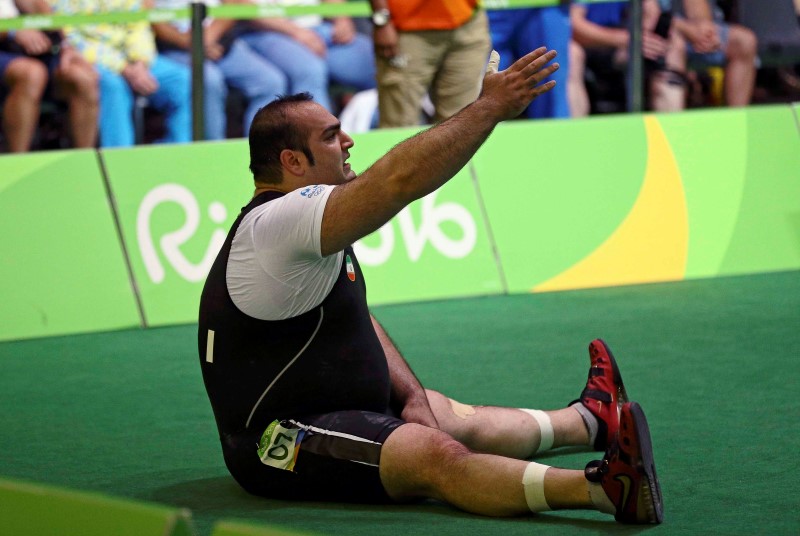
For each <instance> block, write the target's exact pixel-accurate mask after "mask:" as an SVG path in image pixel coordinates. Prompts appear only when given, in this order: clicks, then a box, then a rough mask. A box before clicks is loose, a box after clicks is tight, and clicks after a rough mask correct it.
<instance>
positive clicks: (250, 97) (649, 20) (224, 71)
mask: <svg viewBox="0 0 800 536" xmlns="http://www.w3.org/2000/svg"><path fill="white" fill-rule="evenodd" d="M223 1H224V0H223ZM231 1H232V2H236V3H243V2H248V1H252V2H253V3H257V4H283V5H287V4H292V5H296V4H317V3H319V2H320V0H288V1H287V0H283V1H281V0H231ZM322 1H332V2H333V1H335V0H322ZM340 1H341V0H340ZM793 2H794V4H793ZM189 3H190V0H0V18H9V17H16V16H18V15H19V14H20V13H22V14H46V13H55V14H63V15H77V14H102V13H110V12H118V11H138V10H143V9H151V8H164V9H176V8H182V7H186V6H188V5H189ZM206 3H207V4H209V5H216V3H217V0H208V1H207V2H206ZM492 3H493V2H492V0H484V1H483V2H479V0H370V4H371V7H372V13H373V15H372V16H371V17H370V18H364V19H352V18H349V17H335V18H331V19H323V18H321V17H319V16H316V15H310V16H303V17H294V18H264V19H255V20H240V21H236V20H219V19H206V21H205V27H204V33H203V35H204V43H203V45H204V46H203V49H204V54H205V60H204V65H203V79H204V102H203V125H204V138H205V139H208V140H220V139H225V138H232V137H242V136H246V135H247V132H248V129H249V125H250V121H251V120H252V118H253V116H254V115H255V112H256V111H257V110H258V109H259V108H260V107H261V106H263V105H265V104H266V103H267V102H269V101H270V100H272V99H273V98H274V97H275V96H276V95H279V94H288V93H297V92H300V91H308V92H310V93H311V94H312V95H314V98H315V100H316V101H317V102H319V103H320V104H321V105H322V106H324V107H326V108H327V109H328V110H330V111H331V112H332V113H334V114H337V115H338V116H340V118H341V119H342V123H343V125H344V128H345V129H346V130H348V131H350V132H363V131H366V130H369V129H372V128H388V127H400V126H413V125H418V124H425V123H430V122H437V121H441V120H443V119H446V118H447V117H450V116H451V115H453V114H455V113H456V112H457V111H458V110H460V109H461V108H462V107H464V106H465V105H467V104H469V103H470V102H472V100H474V99H475V98H476V97H477V95H478V92H479V91H480V81H481V75H482V73H483V70H484V68H485V64H486V60H487V58H488V55H489V52H490V50H491V49H495V50H497V51H498V52H500V56H501V66H500V67H501V68H506V67H507V66H508V65H510V64H511V63H512V62H513V61H514V60H515V59H517V58H518V57H520V56H522V55H524V54H526V53H527V52H529V51H531V50H533V49H535V48H537V47H538V46H541V45H543V44H544V45H546V46H547V47H548V48H554V49H556V50H558V51H559V57H558V59H557V61H558V62H559V64H560V66H561V68H560V69H559V71H557V72H556V73H555V74H554V75H553V76H554V78H555V79H556V81H557V83H558V87H560V89H556V90H555V91H551V92H550V93H548V94H546V95H545V96H544V97H542V98H540V99H537V100H536V101H534V103H533V104H532V105H531V106H530V107H529V109H528V110H527V111H526V112H525V113H524V114H523V116H522V117H523V118H530V119H544V118H569V117H582V116H587V115H590V114H599V113H614V112H622V111H625V110H626V107H627V102H626V91H625V72H626V65H627V63H628V55H629V53H630V52H629V51H630V47H629V41H630V39H631V35H630V32H629V31H628V28H629V25H628V16H629V13H628V10H629V8H630V5H629V2H628V1H622V2H604V3H587V2H582V1H580V0H574V1H573V2H560V3H559V4H558V5H555V6H552V7H539V8H516V9H492V7H493V6H492ZM739 4H740V2H737V1H735V0H730V1H723V0H719V1H714V0H642V2H641V10H642V21H641V24H642V34H641V42H642V48H641V54H642V57H643V60H644V94H645V97H646V100H645V103H646V107H647V109H649V110H655V111H659V112H668V111H677V110H683V109H685V108H687V107H699V106H712V105H716V106H722V105H727V106H744V105H747V104H750V103H752V102H771V101H776V100H777V101H780V100H786V101H789V100H793V99H794V100H797V99H798V95H800V77H798V74H800V71H798V64H800V58H792V57H791V56H789V57H787V59H786V60H785V62H784V64H778V65H770V66H769V68H766V67H764V66H763V65H761V64H760V56H759V50H760V49H759V38H758V36H757V34H756V33H755V32H754V31H753V30H752V29H750V28H748V27H747V24H746V23H747V21H746V20H740V19H741V14H740V13H739V12H738V9H737V6H738V5H739ZM784 4H785V5H784ZM790 6H792V7H791V12H792V13H794V14H795V18H793V19H792V20H791V23H792V24H795V23H796V24H797V25H798V31H799V32H800V0H765V1H763V2H762V8H763V9H764V10H771V9H774V10H778V8H781V9H783V8H789V7H790ZM776 13H777V11H776ZM790 18H791V17H790ZM190 30H191V29H190V23H189V21H188V20H186V21H177V22H174V23H171V22H161V23H154V24H152V25H151V24H150V23H148V22H144V21H142V22H135V23H124V24H94V25H76V26H70V27H65V28H63V29H62V30H58V31H40V30H36V29H20V30H17V31H10V32H5V33H0V81H1V82H2V83H0V101H2V109H1V110H0V115H2V136H0V151H2V152H25V151H29V150H32V149H48V148H64V147H121V146H130V145H134V144H137V143H151V142H188V141H191V140H192V107H191V100H192V95H191V63H192V56H191V31H190Z"/></svg>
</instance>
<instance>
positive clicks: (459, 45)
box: [370, 0, 491, 128]
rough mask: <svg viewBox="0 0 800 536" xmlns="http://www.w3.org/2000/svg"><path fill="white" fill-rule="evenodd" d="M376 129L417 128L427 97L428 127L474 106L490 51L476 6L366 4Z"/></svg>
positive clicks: (464, 0) (452, 2)
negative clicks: (370, 26)
mask: <svg viewBox="0 0 800 536" xmlns="http://www.w3.org/2000/svg"><path fill="white" fill-rule="evenodd" d="M370 3H371V5H372V24H373V27H374V30H373V39H374V41H375V62H376V66H377V79H378V112H379V114H380V121H379V127H381V128H385V127H401V126H413V125H418V124H420V122H421V116H422V103H423V100H424V98H425V94H426V93H427V94H428V95H429V96H430V99H431V102H432V103H433V107H434V113H433V117H432V119H433V121H434V122H436V123H438V122H440V121H443V120H445V119H447V118H448V117H450V116H452V115H454V114H455V113H456V112H458V111H459V110H461V109H462V108H464V107H465V106H466V105H468V104H469V103H471V102H472V101H474V100H475V98H477V96H478V91H479V88H480V81H481V75H482V73H483V69H484V68H485V67H486V61H487V59H488V56H489V52H490V50H491V38H490V36H489V24H488V21H487V17H486V12H485V11H484V10H483V9H482V8H481V7H480V5H479V2H478V0H447V1H445V0H402V1H398V0H371V1H370Z"/></svg>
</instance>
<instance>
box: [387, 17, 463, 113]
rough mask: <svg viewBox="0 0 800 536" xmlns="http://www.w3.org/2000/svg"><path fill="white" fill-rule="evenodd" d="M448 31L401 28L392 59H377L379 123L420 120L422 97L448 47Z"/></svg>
mask: <svg viewBox="0 0 800 536" xmlns="http://www.w3.org/2000/svg"><path fill="white" fill-rule="evenodd" d="M450 33H451V32H449V31H428V32H400V35H399V38H398V49H399V53H398V55H397V56H396V57H395V58H393V59H392V60H386V59H385V58H378V59H377V80H378V101H379V105H378V106H379V109H380V126H381V127H400V126H414V125H418V124H419V122H420V114H421V112H422V99H423V97H424V96H425V94H426V93H427V92H428V88H430V86H431V83H432V82H433V79H434V76H435V75H436V69H437V67H438V65H439V63H440V60H441V58H442V56H443V55H444V54H445V53H446V51H447V47H448V41H449V39H450Z"/></svg>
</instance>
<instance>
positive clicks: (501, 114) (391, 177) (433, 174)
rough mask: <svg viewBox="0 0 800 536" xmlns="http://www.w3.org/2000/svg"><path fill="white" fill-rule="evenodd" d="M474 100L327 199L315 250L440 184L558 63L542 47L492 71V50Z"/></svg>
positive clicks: (350, 237)
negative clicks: (509, 64) (511, 63)
mask: <svg viewBox="0 0 800 536" xmlns="http://www.w3.org/2000/svg"><path fill="white" fill-rule="evenodd" d="M492 56H493V58H492V60H490V62H489V69H488V70H487V73H486V75H485V76H484V79H483V89H482V91H481V94H480V96H479V97H478V99H477V100H476V101H475V102H473V103H472V104H470V105H469V106H467V107H466V108H464V109H463V110H461V111H460V112H458V113H457V114H456V115H454V116H453V117H451V118H450V119H448V120H446V121H443V122H442V123H439V124H438V125H436V126H434V127H432V128H430V129H428V130H425V131H423V132H421V133H419V134H417V135H416V136H414V137H412V138H410V139H408V140H406V141H404V142H402V143H400V144H399V145H397V146H396V147H395V148H394V149H392V150H391V151H389V153H387V154H386V155H385V156H384V157H383V158H381V159H380V160H378V161H377V162H375V163H374V164H373V165H372V166H371V167H370V168H369V169H367V170H366V171H365V172H364V173H362V174H361V175H360V176H359V177H356V178H355V179H353V180H351V181H350V182H348V183H346V184H342V185H339V186H338V187H337V188H335V189H334V190H333V191H332V192H331V195H330V197H329V198H328V203H327V205H326V206H325V215H324V216H323V219H322V233H321V238H320V243H321V252H322V255H330V254H332V253H335V252H337V251H341V250H342V249H344V248H345V247H347V246H348V245H350V244H352V243H353V242H355V241H356V240H358V239H360V238H363V237H365V236H367V235H368V234H370V233H371V232H373V231H375V230H377V229H379V228H380V227H381V226H382V225H383V224H385V223H386V222H387V221H389V220H390V219H391V218H392V217H393V216H394V215H395V214H397V213H398V212H399V211H400V210H401V209H402V208H403V207H405V206H406V205H408V204H409V203H411V202H412V201H415V200H417V199H419V198H421V197H423V196H425V195H427V194H429V193H431V192H433V191H434V190H436V189H437V188H439V187H440V186H441V185H443V184H444V183H445V182H447V181H448V180H450V179H451V178H452V177H453V176H454V175H455V174H456V173H458V171H459V170H460V169H461V168H462V167H464V165H465V164H466V163H467V162H468V161H469V159H470V158H472V155H474V154H475V152H476V151H477V150H478V149H479V148H480V146H481V145H482V144H483V142H484V141H485V140H486V138H487V137H489V134H490V133H491V132H492V130H493V129H494V127H495V125H497V124H498V123H500V122H501V121H504V120H506V119H513V118H515V117H517V116H518V115H519V114H520V113H522V111H523V110H524V109H525V108H526V107H527V106H528V104H530V102H531V101H532V100H533V99H534V98H536V97H537V96H539V95H541V94H542V93H545V92H547V91H549V90H551V89H552V88H553V87H554V86H555V82H554V81H552V80H551V81H549V82H546V83H544V84H541V82H542V81H543V80H544V79H545V78H547V77H548V76H550V75H551V74H552V73H553V72H554V71H555V70H556V69H558V64H557V63H554V64H552V65H550V66H548V65H547V64H548V62H550V60H552V59H553V58H555V56H556V53H555V51H552V50H551V51H549V52H548V51H547V50H546V49H545V48H544V47H541V48H539V49H537V50H534V51H533V52H531V53H529V54H527V55H526V56H524V57H522V58H520V59H519V60H517V61H516V62H515V63H514V64H513V65H511V67H509V68H508V69H506V70H505V71H502V72H499V73H498V72H497V65H498V64H499V56H497V53H496V52H493V54H492Z"/></svg>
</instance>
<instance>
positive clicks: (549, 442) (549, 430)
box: [520, 408, 554, 454]
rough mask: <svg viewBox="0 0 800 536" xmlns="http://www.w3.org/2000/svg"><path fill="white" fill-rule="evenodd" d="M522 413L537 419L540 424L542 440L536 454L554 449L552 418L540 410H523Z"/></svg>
mask: <svg viewBox="0 0 800 536" xmlns="http://www.w3.org/2000/svg"><path fill="white" fill-rule="evenodd" d="M520 409H521V408H520ZM522 411H524V412H525V413H527V414H528V415H530V416H531V417H533V418H534V419H536V422H537V423H539V433H540V435H541V439H540V440H539V446H538V447H537V448H536V451H535V452H534V454H536V453H537V452H544V451H546V450H550V449H551V448H553V437H554V434H553V423H552V422H550V416H549V415H548V414H547V413H545V412H544V411H541V410H538V409H522Z"/></svg>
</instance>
